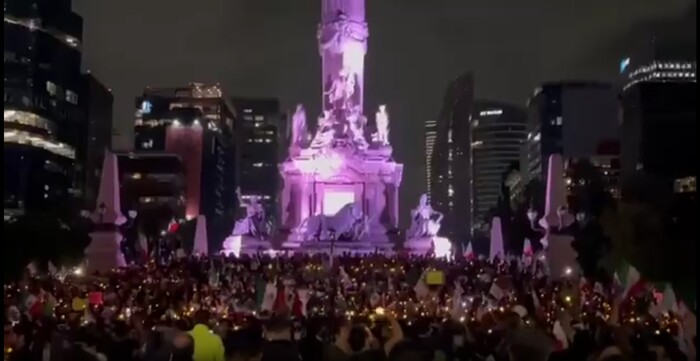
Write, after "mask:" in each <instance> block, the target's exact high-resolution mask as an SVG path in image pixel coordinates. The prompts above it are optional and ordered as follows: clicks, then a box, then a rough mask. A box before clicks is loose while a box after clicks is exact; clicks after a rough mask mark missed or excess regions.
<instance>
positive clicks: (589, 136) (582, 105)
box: [525, 82, 619, 181]
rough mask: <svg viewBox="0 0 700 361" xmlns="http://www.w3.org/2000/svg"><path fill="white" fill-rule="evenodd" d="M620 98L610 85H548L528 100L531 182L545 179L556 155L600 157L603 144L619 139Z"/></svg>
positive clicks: (564, 156)
mask: <svg viewBox="0 0 700 361" xmlns="http://www.w3.org/2000/svg"><path fill="white" fill-rule="evenodd" d="M617 98H618V96H617V93H616V91H615V89H614V88H613V87H612V86H611V85H610V84H605V83H597V82H553V83H545V84H543V85H542V86H541V87H540V88H538V89H537V90H536V92H535V95H534V96H533V97H532V98H530V100H529V101H528V110H527V111H528V122H527V131H528V134H527V140H526V141H525V147H526V148H525V153H526V155H527V162H528V164H527V170H526V171H525V175H526V176H527V180H528V181H529V180H532V179H540V180H543V179H544V178H545V177H546V174H547V160H548V159H549V156H550V155H552V154H561V155H562V158H564V160H565V161H566V160H567V159H568V158H577V159H581V158H589V157H592V156H597V155H598V153H599V149H600V147H601V144H604V143H607V142H610V141H615V140H617V139H619V121H618V118H619V106H618V100H617Z"/></svg>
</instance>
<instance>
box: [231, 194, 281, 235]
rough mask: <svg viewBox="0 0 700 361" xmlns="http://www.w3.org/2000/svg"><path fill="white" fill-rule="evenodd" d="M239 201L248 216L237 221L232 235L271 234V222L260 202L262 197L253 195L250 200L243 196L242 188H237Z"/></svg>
mask: <svg viewBox="0 0 700 361" xmlns="http://www.w3.org/2000/svg"><path fill="white" fill-rule="evenodd" d="M236 195H237V196H238V202H239V203H240V204H241V205H243V206H244V207H245V209H246V216H245V217H244V218H242V219H239V220H237V221H236V224H235V225H234V226H233V232H232V235H234V236H239V235H242V236H252V237H256V238H260V239H262V238H265V237H267V236H269V235H270V230H271V227H270V222H269V221H268V220H267V218H266V217H265V208H264V207H263V205H262V203H261V202H260V197H258V196H253V197H250V199H249V200H247V201H246V200H245V199H243V198H242V197H241V189H240V188H237V189H236Z"/></svg>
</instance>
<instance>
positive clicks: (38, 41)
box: [3, 0, 86, 213]
mask: <svg viewBox="0 0 700 361" xmlns="http://www.w3.org/2000/svg"><path fill="white" fill-rule="evenodd" d="M82 25H83V22H82V18H81V17H80V16H78V15H77V14H76V13H74V12H73V11H72V10H71V1H70V0H6V1H5V2H4V23H3V30H4V65H5V69H4V78H5V89H4V107H3V110H4V128H5V132H4V133H5V135H4V144H3V148H4V163H5V165H4V170H5V171H4V177H3V179H4V192H5V193H4V194H5V212H6V213H8V212H19V213H21V212H24V211H30V210H41V209H47V208H51V207H53V206H57V205H62V204H65V203H66V202H70V201H72V200H74V199H75V197H78V196H80V195H81V191H82V188H83V186H84V184H83V180H84V174H85V141H83V139H85V138H84V137H85V135H86V134H85V133H86V127H85V121H84V115H83V114H82V113H83V111H82V109H81V104H82V103H81V102H82V100H81V99H80V98H79V95H78V94H79V93H80V90H81V74H80V60H81V39H82Z"/></svg>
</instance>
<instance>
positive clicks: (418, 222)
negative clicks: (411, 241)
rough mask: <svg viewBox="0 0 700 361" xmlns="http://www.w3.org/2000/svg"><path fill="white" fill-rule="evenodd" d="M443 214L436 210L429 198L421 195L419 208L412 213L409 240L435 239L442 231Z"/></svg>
mask: <svg viewBox="0 0 700 361" xmlns="http://www.w3.org/2000/svg"><path fill="white" fill-rule="evenodd" d="M442 219H443V214H442V213H440V212H438V211H436V210H434V209H433V207H431V206H430V204H429V203H428V196H427V195H426V194H423V195H421V197H420V201H419V203H418V207H416V208H414V209H413V210H412V211H411V228H409V229H408V237H409V238H421V237H434V236H437V233H438V232H439V231H440V225H441V222H442Z"/></svg>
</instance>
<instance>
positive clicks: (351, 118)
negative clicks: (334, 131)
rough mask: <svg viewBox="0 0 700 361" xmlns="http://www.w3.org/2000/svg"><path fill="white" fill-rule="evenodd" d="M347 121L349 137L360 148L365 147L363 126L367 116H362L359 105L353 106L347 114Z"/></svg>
mask: <svg viewBox="0 0 700 361" xmlns="http://www.w3.org/2000/svg"><path fill="white" fill-rule="evenodd" d="M347 121H348V129H349V131H350V137H351V138H352V140H353V142H354V143H355V144H356V145H358V146H360V147H361V148H363V147H366V145H367V140H366V139H365V134H364V127H365V123H366V122H367V118H365V117H364V116H362V112H361V111H360V106H359V105H358V106H355V107H353V109H352V111H351V112H350V114H348V118H347Z"/></svg>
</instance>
